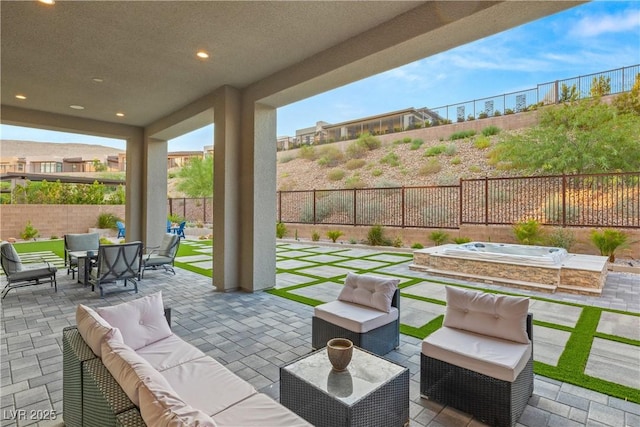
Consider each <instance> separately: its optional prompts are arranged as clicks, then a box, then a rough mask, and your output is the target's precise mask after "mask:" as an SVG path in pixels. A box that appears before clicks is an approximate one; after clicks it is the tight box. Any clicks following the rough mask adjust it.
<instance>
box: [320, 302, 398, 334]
mask: <svg viewBox="0 0 640 427" xmlns="http://www.w3.org/2000/svg"><path fill="white" fill-rule="evenodd" d="M313 314H314V316H316V317H318V318H320V319H322V320H326V321H327V322H329V323H333V324H334V325H337V326H340V327H341V328H344V329H348V330H350V331H352V332H356V333H359V334H363V333H366V332H369V331H372V330H374V329H376V328H379V327H380V326H384V325H386V324H388V323H391V322H393V321H395V320H397V319H398V315H399V314H398V309H397V308H395V307H391V309H390V310H389V312H384V311H380V310H378V309H375V308H370V307H367V306H363V305H360V304H353V303H350V302H344V301H338V300H336V301H331V302H327V303H325V304H320V305H317V306H316V307H315V308H314V310H313Z"/></svg>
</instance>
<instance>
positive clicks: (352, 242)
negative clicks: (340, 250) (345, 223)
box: [349, 237, 358, 245]
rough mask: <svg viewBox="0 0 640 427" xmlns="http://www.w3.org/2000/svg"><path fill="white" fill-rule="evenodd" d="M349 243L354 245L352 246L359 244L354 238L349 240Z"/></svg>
mask: <svg viewBox="0 0 640 427" xmlns="http://www.w3.org/2000/svg"><path fill="white" fill-rule="evenodd" d="M349 243H350V244H352V245H355V244H357V243H358V241H357V240H356V239H354V238H353V237H352V238H350V239H349Z"/></svg>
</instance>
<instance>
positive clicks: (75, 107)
mask: <svg viewBox="0 0 640 427" xmlns="http://www.w3.org/2000/svg"><path fill="white" fill-rule="evenodd" d="M69 108H73V109H74V110H84V107H83V106H82V105H69Z"/></svg>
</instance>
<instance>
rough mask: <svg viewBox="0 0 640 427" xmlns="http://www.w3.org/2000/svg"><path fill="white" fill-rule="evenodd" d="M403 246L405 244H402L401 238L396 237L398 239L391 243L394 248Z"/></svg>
mask: <svg viewBox="0 0 640 427" xmlns="http://www.w3.org/2000/svg"><path fill="white" fill-rule="evenodd" d="M403 244H404V243H403V242H402V239H401V238H400V236H396V238H395V239H393V242H391V246H393V247H394V248H401V247H402V245H403Z"/></svg>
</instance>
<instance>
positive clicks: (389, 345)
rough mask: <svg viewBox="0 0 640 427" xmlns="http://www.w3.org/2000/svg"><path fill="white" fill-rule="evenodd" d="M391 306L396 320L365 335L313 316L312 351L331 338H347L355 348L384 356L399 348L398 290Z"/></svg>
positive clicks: (322, 345)
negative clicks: (395, 310)
mask: <svg viewBox="0 0 640 427" xmlns="http://www.w3.org/2000/svg"><path fill="white" fill-rule="evenodd" d="M391 306H392V307H396V308H397V309H398V318H397V319H396V320H395V321H393V322H390V323H387V324H386V325H383V326H380V327H378V328H376V329H373V330H371V331H368V332H365V333H359V332H353V331H350V330H349V329H345V328H343V327H340V326H338V325H334V324H333V323H330V322H327V321H326V320H324V319H320V318H318V317H316V316H313V317H312V319H311V346H312V347H313V349H314V350H317V349H320V348H323V347H326V345H327V341H329V340H330V339H331V338H347V339H349V340H351V341H352V342H353V344H354V345H355V346H358V347H360V348H363V349H365V350H368V351H370V352H372V353H375V354H377V355H380V356H384V355H385V354H387V353H389V352H390V351H391V350H393V349H394V348H397V347H398V346H400V289H396V291H395V293H394V294H393V298H392V300H391Z"/></svg>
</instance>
